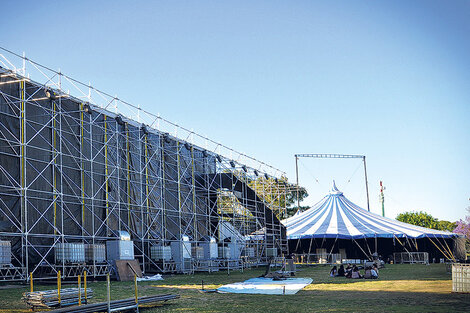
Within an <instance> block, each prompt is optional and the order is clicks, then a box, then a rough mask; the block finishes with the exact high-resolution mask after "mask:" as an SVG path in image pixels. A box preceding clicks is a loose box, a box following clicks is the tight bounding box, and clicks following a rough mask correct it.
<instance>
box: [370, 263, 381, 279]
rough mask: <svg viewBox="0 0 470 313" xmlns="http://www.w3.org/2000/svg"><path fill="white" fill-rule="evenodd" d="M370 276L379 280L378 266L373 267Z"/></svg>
mask: <svg viewBox="0 0 470 313" xmlns="http://www.w3.org/2000/svg"><path fill="white" fill-rule="evenodd" d="M370 274H371V276H372V278H379V269H378V268H377V265H375V264H374V265H373V266H372V268H371V270H370Z"/></svg>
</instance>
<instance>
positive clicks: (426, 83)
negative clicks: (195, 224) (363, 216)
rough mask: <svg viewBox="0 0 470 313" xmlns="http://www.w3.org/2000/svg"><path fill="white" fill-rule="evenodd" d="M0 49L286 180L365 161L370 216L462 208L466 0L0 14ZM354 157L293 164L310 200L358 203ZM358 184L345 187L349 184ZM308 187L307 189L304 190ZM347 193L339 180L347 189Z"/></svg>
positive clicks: (115, 6) (7, 8)
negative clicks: (328, 196)
mask: <svg viewBox="0 0 470 313" xmlns="http://www.w3.org/2000/svg"><path fill="white" fill-rule="evenodd" d="M0 8H1V11H2V12H3V13H5V12H8V13H7V14H2V18H1V19H0V27H1V28H0V29H2V31H1V32H0V45H1V46H3V47H5V48H8V49H11V50H13V51H15V52H18V53H22V52H23V51H25V52H26V55H27V56H28V57H30V58H31V59H33V60H35V61H38V62H39V63H42V64H44V65H47V66H49V67H52V68H55V69H58V68H60V69H61V70H62V71H63V72H64V73H67V74H69V75H70V76H72V77H74V78H77V79H78V80H82V81H84V82H89V81H90V82H91V83H92V85H94V86H96V87H97V88H99V89H101V90H104V91H107V92H109V93H110V94H117V95H118V96H119V97H120V98H121V99H124V100H127V101H129V102H132V103H135V104H140V105H141V106H142V107H143V108H146V109H147V110H149V111H152V112H154V113H160V114H161V115H162V116H163V117H165V118H167V119H169V120H172V121H174V122H177V123H178V124H180V125H184V126H185V127H187V128H193V129H194V130H195V131H196V132H199V133H201V134H203V135H208V136H209V137H211V138H212V139H215V140H217V141H220V142H222V143H224V144H226V145H228V146H230V147H232V148H234V149H236V150H238V151H241V152H244V153H246V154H249V155H252V156H254V157H255V158H257V159H260V160H263V161H265V162H267V163H269V164H272V165H273V166H275V167H277V168H280V169H282V170H284V171H286V172H287V175H288V177H289V179H290V180H291V181H294V180H295V162H294V154H295V153H344V154H364V155H366V156H367V167H368V168H367V169H368V174H369V190H370V195H371V200H370V204H371V210H372V211H373V212H376V213H379V212H380V209H379V202H378V190H379V187H378V183H379V181H380V180H382V181H384V184H385V186H386V188H387V189H386V215H387V216H389V217H395V216H396V215H397V214H398V213H400V212H403V211H408V210H424V211H426V212H428V213H430V214H432V215H433V216H435V217H437V218H439V219H447V220H452V221H454V220H456V219H459V218H463V216H464V215H465V208H466V207H468V206H469V205H470V201H469V198H470V188H469V182H470V181H469V178H470V164H469V163H470V162H469V156H470V144H469V143H470V122H469V120H470V71H469V69H470V58H469V57H468V56H469V55H470V36H469V35H468V34H470V2H468V1H450V2H449V1H323V2H318V1H256V2H254V1H197V2H196V1H132V2H131V1H99V2H98V1H41V2H40V1H21V2H18V1H9V0H7V1H2V3H1V4H0ZM359 165H360V164H359V161H358V160H350V161H345V160H315V159H303V160H301V164H300V182H301V184H302V185H305V186H307V188H308V191H309V193H310V195H311V196H310V197H309V198H308V201H306V203H310V204H311V203H315V202H317V201H318V200H320V199H321V198H322V197H323V196H324V194H325V192H326V191H327V190H328V189H329V188H330V185H331V181H332V180H333V179H336V181H337V184H338V188H340V189H343V190H344V191H345V194H346V195H347V196H348V197H349V198H350V199H351V200H352V201H354V202H356V203H357V204H358V205H361V206H363V207H365V206H366V202H365V192H364V181H363V173H362V168H359V169H358V166H359ZM353 174H354V175H353ZM316 180H318V182H316ZM349 180H350V182H348V181H349Z"/></svg>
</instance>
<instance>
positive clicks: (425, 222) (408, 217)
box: [396, 211, 439, 229]
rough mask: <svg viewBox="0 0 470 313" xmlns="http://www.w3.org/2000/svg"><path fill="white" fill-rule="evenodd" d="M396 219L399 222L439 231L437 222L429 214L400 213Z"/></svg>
mask: <svg viewBox="0 0 470 313" xmlns="http://www.w3.org/2000/svg"><path fill="white" fill-rule="evenodd" d="M396 219H397V220H398V221H400V222H404V223H408V224H412V225H416V226H421V227H426V228H432V229H439V220H438V219H437V218H435V217H432V216H431V215H430V214H428V213H425V212H422V211H420V212H405V213H400V214H398V216H397V218H396Z"/></svg>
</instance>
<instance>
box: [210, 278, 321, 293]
mask: <svg viewBox="0 0 470 313" xmlns="http://www.w3.org/2000/svg"><path fill="white" fill-rule="evenodd" d="M310 283H312V279H311V278H287V279H283V280H273V279H272V278H263V277H259V278H251V279H248V280H245V281H244V282H240V283H233V284H228V285H223V286H222V287H219V288H217V292H220V293H250V294H264V295H282V294H286V295H293V294H296V293H297V292H298V291H299V290H301V289H302V288H304V287H305V286H307V285H309V284H310Z"/></svg>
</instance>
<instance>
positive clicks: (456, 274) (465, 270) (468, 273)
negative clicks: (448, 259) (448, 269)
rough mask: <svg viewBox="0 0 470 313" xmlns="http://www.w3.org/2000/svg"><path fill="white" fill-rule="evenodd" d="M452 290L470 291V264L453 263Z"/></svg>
mask: <svg viewBox="0 0 470 313" xmlns="http://www.w3.org/2000/svg"><path fill="white" fill-rule="evenodd" d="M452 291H453V292H462V293H470V264H452Z"/></svg>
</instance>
